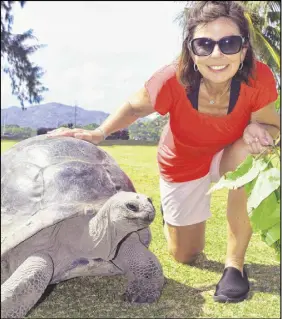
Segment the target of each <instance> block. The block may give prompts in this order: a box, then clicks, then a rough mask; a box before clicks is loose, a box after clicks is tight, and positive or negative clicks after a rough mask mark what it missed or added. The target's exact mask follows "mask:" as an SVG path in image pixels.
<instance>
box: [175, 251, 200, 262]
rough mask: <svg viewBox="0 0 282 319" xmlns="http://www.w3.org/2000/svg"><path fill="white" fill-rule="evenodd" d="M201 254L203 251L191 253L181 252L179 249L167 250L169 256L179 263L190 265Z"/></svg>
mask: <svg viewBox="0 0 282 319" xmlns="http://www.w3.org/2000/svg"><path fill="white" fill-rule="evenodd" d="M202 252H203V249H197V250H192V251H183V250H180V249H169V253H170V255H171V256H172V257H173V258H174V259H175V260H176V261H177V262H179V263H182V264H191V263H193V262H194V261H195V260H196V259H197V257H198V256H199V255H200V254H201V253H202Z"/></svg>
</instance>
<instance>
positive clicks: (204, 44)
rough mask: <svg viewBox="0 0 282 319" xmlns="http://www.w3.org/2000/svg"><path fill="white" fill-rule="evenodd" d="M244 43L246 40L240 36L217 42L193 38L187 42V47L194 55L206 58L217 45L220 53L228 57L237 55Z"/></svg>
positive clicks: (232, 36)
mask: <svg viewBox="0 0 282 319" xmlns="http://www.w3.org/2000/svg"><path fill="white" fill-rule="evenodd" d="M246 42H247V39H246V38H243V37H241V36H240V35H231V36H228V37H224V38H221V39H220V40H218V41H214V40H212V39H210V38H195V39H193V40H192V41H190V42H189V44H188V47H190V48H191V49H192V52H193V53H194V54H195V55H198V56H208V55H210V54H211V53H212V52H213V50H214V47H215V45H216V44H218V46H219V49H220V51H221V52H222V53H223V54H227V55H228V54H236V53H238V52H239V51H240V50H241V48H242V46H243V44H245V43H246Z"/></svg>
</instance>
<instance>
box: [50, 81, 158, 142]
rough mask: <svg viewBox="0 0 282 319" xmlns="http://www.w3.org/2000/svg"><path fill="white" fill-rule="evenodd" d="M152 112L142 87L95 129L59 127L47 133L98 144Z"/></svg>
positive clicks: (146, 93)
mask: <svg viewBox="0 0 282 319" xmlns="http://www.w3.org/2000/svg"><path fill="white" fill-rule="evenodd" d="M154 112H155V109H154V107H153V105H152V103H151V99H150V96H149V93H148V91H147V90H146V88H145V87H143V88H141V89H140V90H139V91H138V92H136V93H135V94H133V95H132V96H131V97H130V98H129V99H128V100H127V101H126V102H125V103H124V104H123V105H121V106H120V107H119V108H118V109H117V110H116V111H115V112H114V113H113V114H111V115H110V116H109V117H108V118H107V119H106V120H105V121H104V122H103V123H102V124H101V125H100V126H99V127H98V128H96V129H95V130H84V129H76V128H75V129H61V128H60V129H56V130H54V131H51V132H48V135H49V136H50V137H52V136H53V137H56V136H70V137H75V138H79V139H82V140H86V141H89V142H91V143H94V144H98V143H100V142H101V141H103V140H104V139H105V137H106V136H108V135H110V134H111V133H114V132H116V131H119V130H120V129H123V128H126V127H128V126H129V125H130V124H132V123H133V122H135V121H136V120H137V119H138V118H141V117H144V116H147V115H150V114H152V113H154Z"/></svg>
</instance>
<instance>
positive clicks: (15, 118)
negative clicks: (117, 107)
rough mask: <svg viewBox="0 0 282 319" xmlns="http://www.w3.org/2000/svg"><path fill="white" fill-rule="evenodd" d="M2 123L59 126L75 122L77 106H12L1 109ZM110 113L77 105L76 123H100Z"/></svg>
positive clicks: (52, 104) (21, 125)
mask: <svg viewBox="0 0 282 319" xmlns="http://www.w3.org/2000/svg"><path fill="white" fill-rule="evenodd" d="M1 111H2V112H1V125H3V124H4V121H5V122H6V123H5V124H6V125H9V124H10V125H11V124H14V125H19V126H20V127H31V128H33V129H37V128H39V127H52V128H53V127H57V126H59V125H62V124H67V123H74V122H75V107H74V106H70V105H64V104H60V103H47V104H41V105H34V106H30V107H28V108H27V109H26V110H24V111H23V110H22V109H21V108H19V107H16V106H11V107H9V108H6V109H2V110H1ZM108 115H109V114H108V113H105V112H102V111H89V110H85V109H83V108H81V107H78V106H77V107H76V125H81V126H84V125H87V124H91V123H96V124H100V123H101V122H103V121H104V120H105V119H106V118H107V117H108Z"/></svg>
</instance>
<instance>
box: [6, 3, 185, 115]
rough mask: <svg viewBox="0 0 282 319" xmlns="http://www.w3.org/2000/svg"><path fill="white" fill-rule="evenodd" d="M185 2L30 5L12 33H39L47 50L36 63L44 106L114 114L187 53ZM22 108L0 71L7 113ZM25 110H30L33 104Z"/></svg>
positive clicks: (16, 18) (17, 10)
mask: <svg viewBox="0 0 282 319" xmlns="http://www.w3.org/2000/svg"><path fill="white" fill-rule="evenodd" d="M184 5H185V2H181V1H177V2H176V1H128V2H125V1H113V2H112V1H90V2H86V1H68V2H61V1H56V2H55V1H46V2H45V1H30V2H29V1H27V2H26V4H25V6H24V8H23V9H22V8H21V7H20V6H19V5H15V8H14V11H13V13H14V24H13V32H14V33H21V32H24V31H26V30H28V29H33V30H34V35H35V36H36V37H37V39H38V43H40V44H46V45H47V46H46V47H45V48H42V49H39V51H38V52H36V53H35V54H34V55H33V56H32V59H31V60H32V61H34V62H35V63H37V64H38V65H39V66H41V67H42V68H43V69H44V70H45V75H44V76H43V78H42V81H43V85H44V86H46V87H48V89H49V91H48V92H46V93H44V100H43V101H42V102H41V104H45V103H49V102H58V103H62V104H67V105H72V106H73V105H75V104H76V105H78V106H80V107H83V108H84V109H87V110H99V111H104V112H107V113H111V112H113V111H114V110H115V109H117V108H118V107H119V106H120V105H121V104H123V103H124V102H125V101H126V99H127V98H128V97H129V96H130V95H131V94H133V93H135V92H136V91H138V90H139V89H140V88H141V87H142V86H143V85H144V83H145V81H146V80H148V79H149V78H150V76H151V75H152V74H153V73H154V72H155V71H157V70H158V69H159V68H161V67H163V66H164V65H166V64H169V63H170V62H171V61H172V60H173V59H174V58H175V57H176V56H177V55H178V54H179V53H180V50H181V44H182V29H181V27H180V26H179V24H178V23H177V22H176V21H175V18H176V16H177V15H178V14H179V13H180V12H181V11H182V10H183V8H184ZM12 105H15V106H20V103H19V101H18V100H17V99H16V97H14V96H12V94H11V86H10V80H9V77H8V76H7V75H6V74H3V73H2V71H1V107H2V108H6V107H10V106H12ZM25 106H27V107H28V106H29V104H28V103H27V104H26V105H25Z"/></svg>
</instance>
